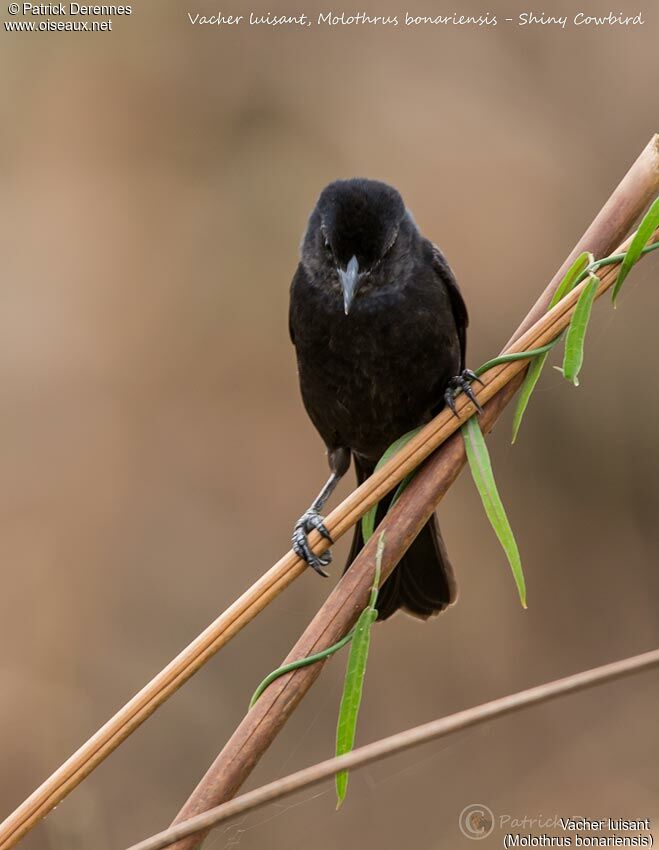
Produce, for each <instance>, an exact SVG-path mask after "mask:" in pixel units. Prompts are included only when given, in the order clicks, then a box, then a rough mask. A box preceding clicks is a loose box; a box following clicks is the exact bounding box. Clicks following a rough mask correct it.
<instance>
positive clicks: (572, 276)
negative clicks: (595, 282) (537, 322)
mask: <svg viewBox="0 0 659 850" xmlns="http://www.w3.org/2000/svg"><path fill="white" fill-rule="evenodd" d="M594 259H595V258H594V257H593V255H592V254H591V253H590V251H584V252H583V254H579V256H578V257H577V259H576V260H575V261H574V262H573V263H572V265H571V266H570V268H569V269H568V270H567V272H566V274H565V277H564V278H563V280H562V281H561V282H560V283H559V284H558V286H557V288H556V292H554V295H553V297H552V299H551V301H550V302H549V309H550V310H551V308H552V307H555V306H556V305H557V304H558V302H559V301H560V300H561V298H564V297H565V296H566V295H567V294H568V292H571V291H572V290H573V289H574V287H575V286H576V285H577V283H578V281H579V278H580V277H581V275H582V274H583V273H584V272H585V271H586V269H587V268H588V266H589V265H590V264H591V263H592V262H593V261H594Z"/></svg>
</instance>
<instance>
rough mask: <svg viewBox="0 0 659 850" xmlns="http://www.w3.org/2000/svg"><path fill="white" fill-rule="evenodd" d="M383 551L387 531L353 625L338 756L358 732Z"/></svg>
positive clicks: (343, 779) (343, 778) (340, 778)
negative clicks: (366, 597)
mask: <svg viewBox="0 0 659 850" xmlns="http://www.w3.org/2000/svg"><path fill="white" fill-rule="evenodd" d="M383 551H384V533H382V534H381V535H380V539H379V540H378V547H377V550H376V553H375V578H374V580H373V586H372V588H371V597H370V599H369V603H368V605H367V606H366V608H364V610H363V611H362V613H361V614H360V615H359V619H358V620H357V625H356V626H355V628H354V633H353V638H352V644H351V646H350V654H349V656H348V664H347V668H346V676H345V681H344V684H343V695H342V697H341V707H340V708H339V719H338V723H337V726H336V755H337V756H340V755H343V753H349V752H350V750H352V748H353V746H354V743H355V731H356V729H357V716H358V714H359V706H360V704H361V701H362V689H363V685H364V674H365V673H366V661H367V659H368V650H369V646H370V643H371V626H372V625H373V623H374V622H375V620H376V618H377V616H378V612H377V609H376V608H375V603H376V600H377V595H378V587H379V585H380V572H381V569H382V553H383ZM335 782H336V807H337V809H338V808H339V807H340V806H341V804H342V803H343V801H344V800H345V796H346V791H347V788H348V771H347V770H343V771H341V772H340V773H337V774H336V778H335Z"/></svg>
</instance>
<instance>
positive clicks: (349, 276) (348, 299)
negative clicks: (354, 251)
mask: <svg viewBox="0 0 659 850" xmlns="http://www.w3.org/2000/svg"><path fill="white" fill-rule="evenodd" d="M337 271H338V273H339V280H340V281H341V288H342V289H343V308H344V310H345V314H346V316H347V315H348V313H349V312H350V305H351V304H352V302H353V299H354V297H355V293H356V292H357V285H358V284H359V278H360V277H361V275H360V274H359V263H358V262H357V257H353V258H352V259H351V260H350V262H349V263H348V265H347V266H346V270H345V271H343V269H337Z"/></svg>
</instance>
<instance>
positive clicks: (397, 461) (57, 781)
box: [0, 136, 659, 850]
mask: <svg viewBox="0 0 659 850" xmlns="http://www.w3.org/2000/svg"><path fill="white" fill-rule="evenodd" d="M658 189H659V136H654V137H653V139H651V140H650V142H649V143H648V145H647V146H646V148H645V149H644V151H643V152H642V153H641V155H640V156H639V158H638V159H637V160H636V162H635V163H634V164H633V165H632V167H631V168H630V170H629V172H628V173H627V175H626V176H625V177H624V179H623V180H622V181H621V183H620V184H619V186H618V187H617V188H616V189H615V191H614V192H613V194H612V195H611V198H610V199H609V201H608V202H607V205H606V207H605V210H606V211H607V212H606V216H604V217H602V213H600V215H599V216H598V218H597V219H596V220H595V222H593V225H591V228H589V231H587V233H586V234H585V236H584V238H582V239H581V240H580V242H579V243H578V245H577V247H576V248H575V250H574V251H573V254H574V253H575V252H577V253H578V252H579V251H581V250H585V249H586V248H587V249H589V250H591V251H592V252H593V253H594V254H596V255H597V256H603V255H604V254H606V253H609V252H610V250H611V249H612V248H613V246H614V245H615V244H616V242H617V241H619V240H620V239H621V238H622V237H623V236H624V234H625V233H626V232H627V231H628V230H629V228H630V227H631V225H632V223H633V222H634V221H635V220H636V218H637V217H638V216H639V215H640V213H641V212H642V210H643V209H644V207H645V206H646V205H647V203H648V201H649V200H650V198H651V197H652V196H653V195H654V193H655V192H656V191H657V190H658ZM596 225H597V226H596ZM586 236H588V241H587V242H585V241H584V240H585V237H586ZM613 237H615V238H613ZM557 277H558V276H557ZM555 280H556V278H555V279H554V281H552V284H550V287H551V286H552V285H553V284H554V282H555ZM548 289H549V288H548ZM547 291H548V290H547ZM534 309H535V313H536V315H535V317H534V318H537V314H539V312H540V311H539V310H538V305H536V308H534ZM533 312H534V311H531V313H533ZM529 315H530V316H531V314H529ZM527 318H528V317H527ZM485 389H487V388H485ZM479 397H480V393H479ZM459 409H461V410H462V413H463V417H464V413H465V412H464V409H463V408H462V407H460V408H459ZM458 424H459V423H458V421H457V420H454V421H453V422H452V425H453V428H452V429H449V430H448V431H446V432H445V433H444V434H443V435H442V434H439V433H437V432H436V431H433V432H428V431H426V429H424V432H422V433H423V434H425V436H424V438H423V439H422V440H421V441H420V440H419V438H420V437H421V435H419V436H418V437H417V438H416V440H415V441H412V442H411V443H409V444H408V445H407V446H406V447H405V448H404V449H403V450H402V451H401V452H400V453H398V454H397V455H396V456H395V457H394V458H392V461H391V462H390V463H389V464H387V465H386V466H385V467H383V468H382V469H381V470H379V472H378V473H376V474H375V475H373V476H371V478H369V479H368V481H366V482H364V484H362V485H361V486H360V487H359V488H357V490H355V491H354V492H353V493H352V494H351V495H350V496H348V498H347V499H345V500H344V501H343V502H342V503H341V504H340V505H339V506H338V507H337V508H336V509H335V510H334V511H332V513H331V514H329V516H328V517H327V520H326V524H327V526H328V528H329V529H330V531H331V533H332V536H333V537H334V539H335V540H336V539H338V538H339V537H340V536H341V535H342V534H344V533H345V532H346V531H347V530H348V529H349V528H350V527H351V526H352V525H353V524H354V523H355V522H356V521H357V520H358V519H359V518H360V517H361V516H363V514H364V513H366V511H367V510H369V508H370V507H372V506H373V505H374V504H376V503H377V502H378V501H379V500H380V499H381V498H382V496H384V495H385V494H386V493H387V492H389V490H391V489H392V488H393V487H395V486H396V485H397V484H398V483H399V482H400V481H401V480H402V478H403V477H404V476H405V475H406V474H407V471H409V470H411V469H413V468H414V467H415V466H416V465H418V463H419V462H420V461H421V460H422V459H423V458H424V457H427V456H428V455H429V454H430V453H431V452H432V451H433V450H434V449H435V448H436V447H437V446H438V445H439V442H440V440H441V439H442V438H443V439H445V437H446V433H451V431H452V430H455V428H456V427H458ZM431 425H432V423H431ZM428 427H430V426H428ZM425 439H427V440H428V442H427V443H425V442H424V440H425ZM419 442H421V443H422V445H421V446H419ZM311 542H312V545H313V546H314V548H315V550H316V551H317V552H321V551H323V549H324V548H325V547H326V543H325V542H324V541H323V540H322V539H321V538H320V536H319V535H318V534H317V532H314V533H313V535H312V536H311ZM305 569H306V568H305V565H304V564H303V563H302V562H301V561H300V560H299V559H298V558H297V557H296V556H295V554H294V553H293V552H292V551H289V552H288V553H287V554H286V555H285V556H284V557H283V558H281V559H280V560H279V561H278V562H277V563H276V564H275V565H274V566H273V567H272V568H271V569H270V570H268V571H267V572H266V573H265V574H264V575H263V576H262V577H261V578H260V579H259V580H258V581H256V582H255V583H254V584H253V585H252V586H251V587H250V588H249V589H248V590H247V591H246V592H245V593H244V594H243V595H242V596H241V597H239V599H237V600H236V601H235V602H234V603H233V604H232V605H231V606H230V607H229V608H227V610H226V611H224V612H223V613H222V614H221V615H220V616H219V617H218V618H217V619H216V620H215V621H214V622H213V623H211V624H210V625H209V626H208V627H207V628H206V629H205V630H204V631H203V632H202V633H201V634H200V635H199V636H198V637H197V638H195V640H194V641H192V643H190V644H189V645H188V646H187V647H186V648H185V649H184V650H183V651H182V652H181V653H180V654H179V655H178V656H176V658H174V659H173V660H172V661H171V662H170V663H169V664H168V665H167V666H166V667H165V668H164V669H163V670H162V671H161V672H160V673H158V674H157V675H156V676H155V677H154V678H153V679H152V680H151V681H150V682H149V683H147V684H146V685H145V686H144V688H142V690H140V691H139V692H138V693H137V694H136V695H135V696H134V697H133V698H132V699H131V700H130V701H129V702H128V703H126V704H125V705H124V706H123V707H122V708H121V709H120V710H119V711H118V712H117V713H116V714H115V715H114V716H113V717H111V718H110V720H108V721H107V722H106V723H105V724H104V725H103V726H102V727H101V728H100V729H99V730H98V731H97V732H96V733H95V734H94V735H93V736H92V737H91V738H90V739H89V740H88V741H86V742H85V743H84V744H83V745H82V746H81V747H80V748H79V749H78V750H77V751H76V752H75V753H73V754H72V755H71V756H70V757H69V758H68V759H67V760H66V761H65V762H64V763H63V764H62V765H61V766H60V767H59V768H58V769H57V770H56V771H55V772H54V773H53V774H51V776H49V777H48V778H47V779H46V780H45V782H43V784H42V785H41V786H39V788H37V789H36V790H35V791H34V792H33V793H32V794H31V795H30V796H29V797H28V798H27V799H26V800H25V801H24V802H23V803H22V804H21V805H20V806H19V807H18V808H17V809H16V810H15V811H14V812H12V813H11V814H10V815H9V816H8V817H7V818H6V819H5V821H4V822H3V823H2V824H0V850H9V848H10V847H13V846H14V845H15V844H16V843H17V842H18V841H19V840H20V839H21V838H22V837H23V836H24V835H25V834H26V833H27V832H29V831H30V830H31V829H32V828H33V827H34V826H35V825H36V823H38V821H39V820H40V819H41V818H42V817H44V816H45V815H46V814H47V813H48V812H49V811H51V810H52V809H53V808H54V807H55V806H56V805H57V804H58V803H59V802H60V801H61V800H62V799H63V798H64V797H65V796H66V795H67V794H68V793H70V791H72V790H73V788H75V787H76V786H77V785H78V784H79V783H80V782H81V781H82V780H83V779H84V778H85V777H86V776H87V775H88V774H89V773H91V771H92V770H94V768H95V767H97V766H98V765H99V764H100V763H101V762H102V761H103V760H104V759H105V758H107V756H108V755H109V754H110V753H111V752H113V750H114V749H115V748H116V747H118V746H119V744H120V743H121V742H122V741H124V740H125V739H126V738H127V737H128V736H129V735H130V734H131V733H132V732H133V731H134V730H135V729H136V728H137V727H138V726H140V724H141V723H143V722H144V721H145V720H146V719H147V718H148V717H149V716H150V715H151V714H152V713H153V712H154V711H155V710H156V708H158V707H159V706H160V705H162V703H163V702H165V700H167V699H168V698H169V697H170V696H171V695H172V694H173V693H174V692H175V691H176V690H178V688H179V687H181V685H183V684H184V683H185V682H186V681H187V680H188V679H189V678H190V677H191V676H192V675H194V673H195V672H196V671H197V670H198V669H199V668H200V667H202V666H203V665H204V664H205V663H206V661H208V660H209V659H210V658H211V657H212V656H213V655H214V654H215V653H216V652H217V651H218V650H219V649H220V648H221V647H222V646H224V645H225V644H226V643H227V642H228V641H229V640H230V639H231V638H232V637H233V636H234V635H235V634H237V633H238V632H239V631H240V630H241V629H242V628H243V627H244V626H245V625H247V623H249V622H250V621H251V620H252V619H253V618H254V617H255V616H256V615H257V614H258V613H259V612H260V611H261V610H263V608H265V607H266V606H267V605H268V604H269V603H270V602H271V601H272V600H273V599H274V598H276V596H277V595H278V594H279V593H281V592H282V591H283V590H284V589H285V588H286V587H287V586H288V585H289V584H290V583H291V582H292V581H294V579H295V578H297V577H298V576H299V575H301V574H302V573H303V572H304V571H305Z"/></svg>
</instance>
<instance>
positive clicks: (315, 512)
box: [292, 448, 350, 578]
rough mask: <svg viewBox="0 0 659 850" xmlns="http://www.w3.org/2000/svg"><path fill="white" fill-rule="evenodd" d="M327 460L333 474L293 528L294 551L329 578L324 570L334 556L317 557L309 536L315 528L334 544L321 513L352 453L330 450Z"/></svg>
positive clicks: (326, 553) (327, 552) (344, 450)
mask: <svg viewBox="0 0 659 850" xmlns="http://www.w3.org/2000/svg"><path fill="white" fill-rule="evenodd" d="M327 458H328V460H329V465H330V469H331V470H332V474H331V475H330V477H329V478H328V479H327V482H326V483H325V486H324V487H323V489H322V490H321V491H320V493H319V494H318V495H317V496H316V498H315V499H314V500H313V502H312V503H311V505H310V506H309V508H308V510H306V511H305V512H304V513H303V514H302V516H301V517H300V519H299V520H298V521H297V522H296V523H295V526H294V527H293V538H292V539H293V551H294V552H295V554H296V555H297V556H298V557H299V558H302V560H303V561H306V562H307V564H308V565H309V566H310V567H311V568H312V569H314V570H315V571H316V572H317V573H318V574H319V575H321V576H325V577H326V578H327V573H326V572H325V570H324V569H323V567H326V566H327V565H328V564H329V563H331V561H332V556H331V554H330V552H329V550H328V551H326V552H323V554H322V555H316V554H315V553H314V552H312V550H311V547H310V546H309V540H308V536H307V535H308V534H309V533H310V532H311V531H312V530H313V529H314V528H315V529H316V531H318V532H319V533H320V534H321V535H322V537H324V538H325V540H329V542H330V543H333V542H334V541H333V540H332V536H331V534H330V533H329V531H328V530H327V527H326V526H325V521H324V518H323V517H322V516H321V515H320V511H321V509H322V507H323V505H324V504H325V502H326V501H327V500H328V499H329V497H330V496H331V495H332V493H333V492H334V489H335V487H336V485H337V484H338V483H339V481H340V480H341V478H342V477H343V476H344V475H345V473H346V472H347V471H348V467H349V466H350V451H349V450H348V449H344V448H340V449H328V452H327Z"/></svg>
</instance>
